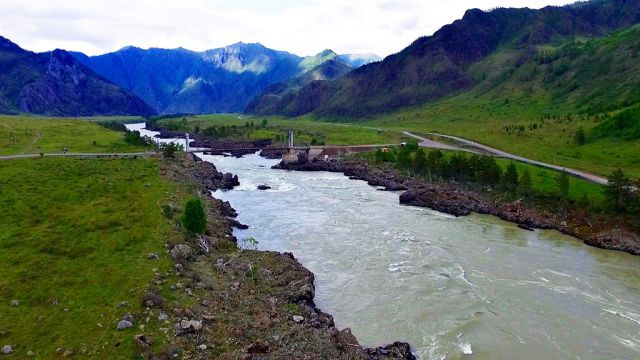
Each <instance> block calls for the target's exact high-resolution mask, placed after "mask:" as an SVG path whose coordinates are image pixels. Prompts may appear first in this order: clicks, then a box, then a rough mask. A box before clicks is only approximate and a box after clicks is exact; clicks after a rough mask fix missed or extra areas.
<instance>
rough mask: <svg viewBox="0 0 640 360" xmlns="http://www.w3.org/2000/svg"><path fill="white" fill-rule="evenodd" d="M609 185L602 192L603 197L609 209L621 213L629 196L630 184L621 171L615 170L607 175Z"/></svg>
mask: <svg viewBox="0 0 640 360" xmlns="http://www.w3.org/2000/svg"><path fill="white" fill-rule="evenodd" d="M608 180H609V183H608V184H607V186H606V187H605V188H604V190H603V194H604V197H605V199H606V202H607V204H608V205H609V207H610V208H611V209H612V210H614V211H616V212H621V211H623V210H624V209H625V207H626V206H625V205H626V204H625V202H626V200H627V198H629V197H630V196H629V195H630V185H631V182H630V181H629V178H627V177H626V176H625V174H624V171H622V169H618V170H615V171H614V172H613V173H611V175H609V178H608Z"/></svg>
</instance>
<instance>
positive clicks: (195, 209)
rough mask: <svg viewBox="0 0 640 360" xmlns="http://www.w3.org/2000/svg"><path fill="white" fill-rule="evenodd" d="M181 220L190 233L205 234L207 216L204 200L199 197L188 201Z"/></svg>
mask: <svg viewBox="0 0 640 360" xmlns="http://www.w3.org/2000/svg"><path fill="white" fill-rule="evenodd" d="M181 220H182V225H183V226H184V228H185V229H186V230H187V231H188V232H189V233H190V234H203V233H204V232H205V230H206V229H207V216H206V215H205V213H204V207H203V206H202V201H200V199H198V198H193V199H191V200H189V201H187V204H186V205H185V207H184V213H183V214H182V218H181Z"/></svg>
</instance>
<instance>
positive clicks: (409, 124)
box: [357, 95, 640, 178]
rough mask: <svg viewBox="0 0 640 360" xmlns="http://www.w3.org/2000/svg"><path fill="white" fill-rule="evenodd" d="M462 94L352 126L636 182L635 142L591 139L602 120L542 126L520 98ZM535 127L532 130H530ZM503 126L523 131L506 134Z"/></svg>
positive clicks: (639, 171)
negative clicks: (456, 142)
mask: <svg viewBox="0 0 640 360" xmlns="http://www.w3.org/2000/svg"><path fill="white" fill-rule="evenodd" d="M470 97H471V96H470V95H461V96H458V97H454V98H451V99H448V100H444V101H442V102H440V103H438V104H434V105H429V106H426V107H424V108H421V109H412V110H406V111H402V112H398V113H395V114H391V115H386V116H382V117H379V118H377V119H374V120H368V121H366V122H363V123H357V124H360V125H362V126H375V127H381V128H388V129H392V130H408V131H414V132H418V133H429V132H434V133H443V134H448V135H456V136H460V137H463V138H466V139H469V140H474V141H477V142H479V143H482V144H485V145H489V146H492V147H495V148H497V149H500V150H504V151H507V152H510V153H513V154H516V155H520V156H524V157H528V158H531V159H534V160H538V161H543V162H547V163H549V164H557V165H561V166H566V167H570V168H575V169H580V170H585V171H588V172H592V173H595V174H598V175H602V176H607V175H609V174H610V173H611V172H612V171H613V170H615V169H617V168H622V169H623V170H624V171H625V173H627V175H630V176H632V177H633V178H640V156H638V154H640V141H638V140H633V141H629V140H622V139H615V138H612V137H609V138H597V139H594V138H592V137H590V133H591V132H592V131H593V129H594V128H596V127H597V126H598V125H599V124H600V123H601V122H600V121H597V120H596V119H593V118H584V119H583V118H578V117H573V118H572V120H571V121H568V120H561V121H558V120H549V121H545V122H544V123H543V124H542V127H540V126H539V125H540V124H541V123H542V121H541V120H540V116H541V115H540V114H541V113H542V112H541V110H540V108H539V107H537V105H536V104H534V103H527V102H528V101H527V100H524V99H521V100H518V101H513V102H510V103H505V102H504V101H503V100H500V101H498V100H496V101H493V102H490V101H489V102H485V103H479V102H477V100H475V101H474V99H471V98H470ZM532 124H537V125H538V127H537V128H536V129H531V128H530V126H531V125H532ZM505 126H511V127H520V126H522V127H524V128H525V130H524V131H522V132H518V131H515V132H511V133H509V132H507V131H505V130H504V127H505ZM580 127H582V128H583V129H584V130H585V131H586V133H587V143H586V144H584V145H577V144H576V143H575V142H574V141H573V137H574V134H575V132H576V131H577V130H578V128H580Z"/></svg>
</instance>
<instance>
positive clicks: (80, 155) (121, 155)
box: [0, 152, 157, 160]
mask: <svg viewBox="0 0 640 360" xmlns="http://www.w3.org/2000/svg"><path fill="white" fill-rule="evenodd" d="M156 154H157V153H155V152H140V153H103V154H97V153H66V154H63V153H49V154H44V156H46V157H72V158H73V157H76V158H100V157H118V158H130V157H134V156H138V157H147V156H153V155H156ZM39 157H40V154H19V155H6V156H0V160H13V159H30V158H39Z"/></svg>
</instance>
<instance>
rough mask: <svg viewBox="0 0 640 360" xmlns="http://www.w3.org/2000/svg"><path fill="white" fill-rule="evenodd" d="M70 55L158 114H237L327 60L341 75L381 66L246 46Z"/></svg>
mask: <svg viewBox="0 0 640 360" xmlns="http://www.w3.org/2000/svg"><path fill="white" fill-rule="evenodd" d="M329 53H331V54H330V55H329ZM73 55H74V57H75V58H76V59H77V60H78V61H80V62H82V63H83V64H85V65H86V66H88V67H90V68H91V69H93V70H94V71H95V72H96V73H98V74H100V75H101V76H103V77H104V78H106V79H108V80H110V81H111V82H113V83H114V84H117V85H118V86H120V87H122V88H123V89H125V90H127V91H129V92H131V93H133V94H135V95H137V96H139V97H140V98H141V99H143V100H144V101H145V102H146V103H147V104H149V105H150V106H151V107H152V108H153V109H155V111H157V112H158V113H163V114H166V113H169V114H172V113H189V114H193V113H196V114H197V113H220V112H241V111H243V110H244V109H245V107H246V106H247V104H248V103H249V101H250V100H251V99H253V98H254V97H255V96H258V95H260V94H261V93H262V91H263V90H264V89H266V88H267V87H269V86H271V85H273V84H276V83H286V82H288V81H290V80H291V79H293V78H300V79H301V80H298V81H304V80H302V79H305V77H304V76H306V78H309V79H313V78H314V75H312V73H313V72H314V71H315V72H318V70H317V69H316V68H317V67H319V66H322V64H323V63H324V62H326V61H328V60H333V61H336V62H339V63H340V66H341V67H342V68H343V70H341V71H340V74H345V73H346V72H345V71H344V69H346V68H347V67H348V69H349V70H351V69H353V68H354V67H356V66H360V65H363V64H366V63H368V62H371V61H376V60H380V58H378V57H376V56H374V55H368V54H367V55H362V56H360V55H345V56H338V55H337V54H335V53H333V52H332V51H323V52H322V53H320V54H318V55H315V56H309V57H299V56H297V55H293V54H291V53H288V52H284V51H276V50H272V49H269V48H266V47H264V46H263V45H261V44H245V43H237V44H234V45H231V46H227V47H224V48H219V49H212V50H207V51H203V52H195V51H190V50H186V49H182V48H179V49H156V48H152V49H148V50H143V49H140V48H136V47H126V48H123V49H121V50H119V51H116V52H113V53H109V54H104V55H100V56H93V57H88V56H86V55H84V54H82V53H73ZM320 71H321V72H322V70H320ZM306 73H310V74H308V75H305V74H306ZM331 78H332V79H333V78H334V77H331Z"/></svg>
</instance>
